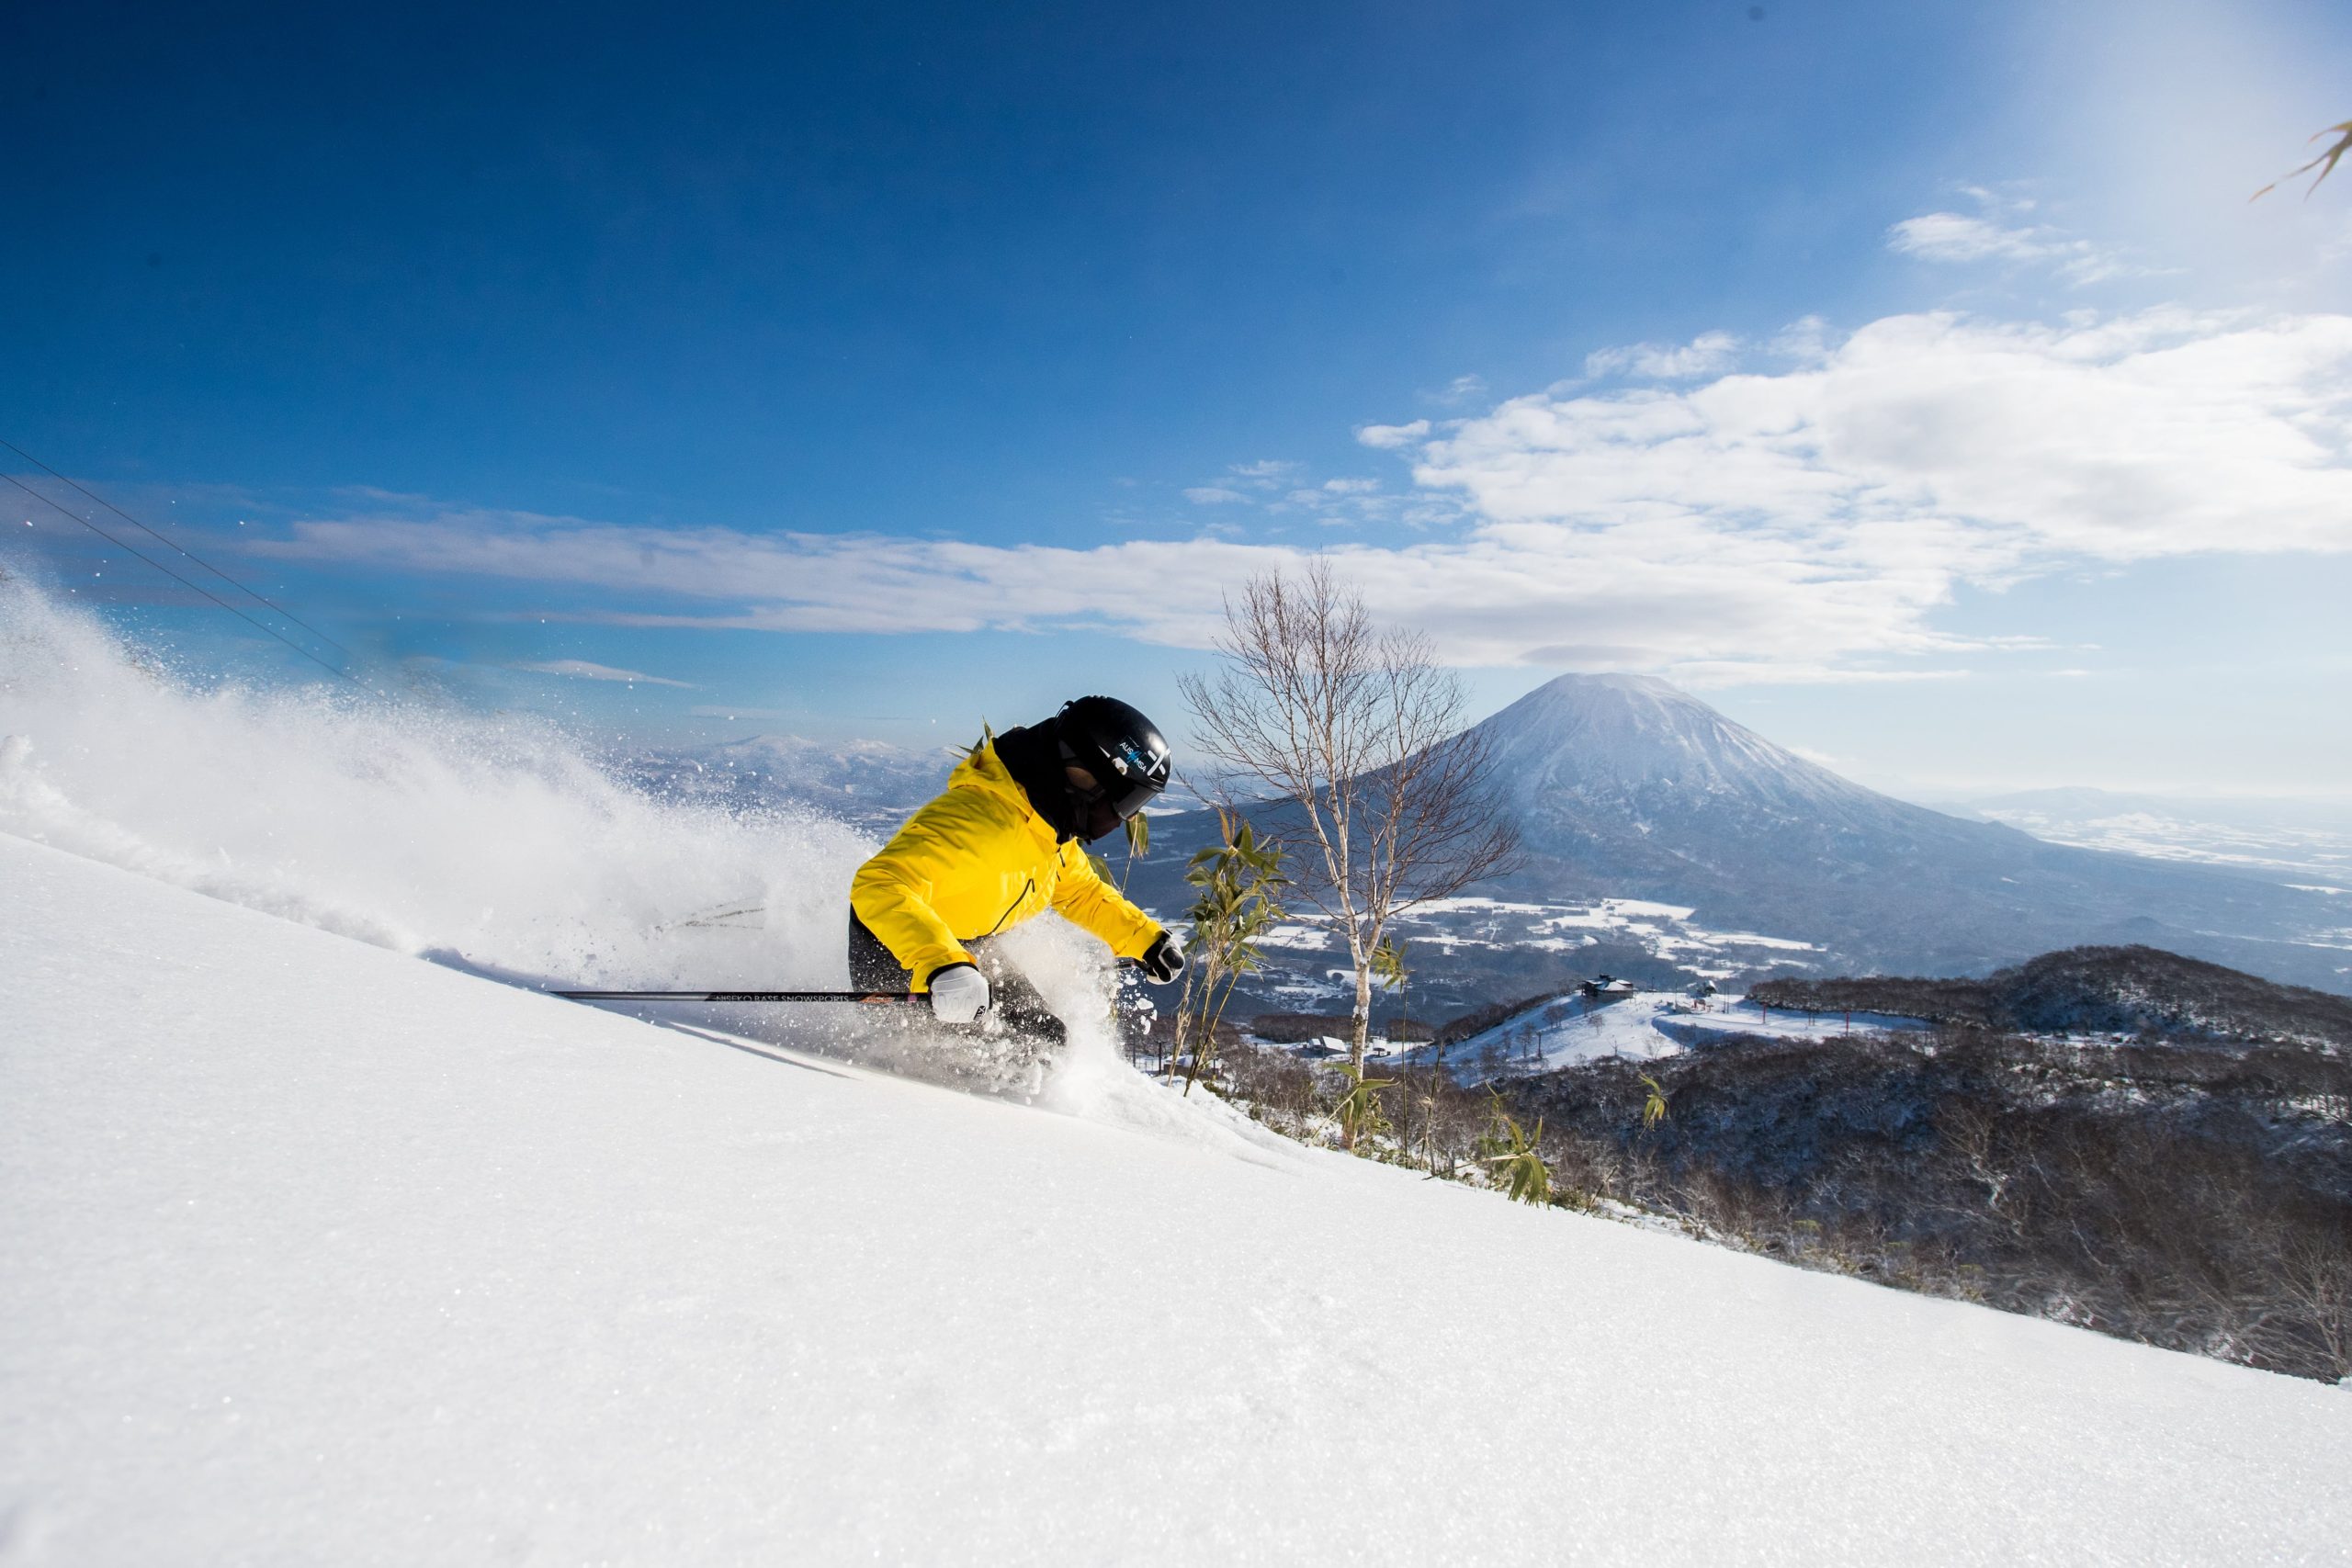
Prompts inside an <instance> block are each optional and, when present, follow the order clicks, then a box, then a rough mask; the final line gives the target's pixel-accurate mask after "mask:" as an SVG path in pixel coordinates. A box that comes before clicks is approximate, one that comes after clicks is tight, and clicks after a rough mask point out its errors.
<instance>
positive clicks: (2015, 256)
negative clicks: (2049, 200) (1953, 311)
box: [1886, 186, 2154, 286]
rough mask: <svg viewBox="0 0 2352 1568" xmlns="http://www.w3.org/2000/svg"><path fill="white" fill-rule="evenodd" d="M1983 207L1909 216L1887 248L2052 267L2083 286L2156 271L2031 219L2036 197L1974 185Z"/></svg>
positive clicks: (1892, 231) (1960, 260)
mask: <svg viewBox="0 0 2352 1568" xmlns="http://www.w3.org/2000/svg"><path fill="white" fill-rule="evenodd" d="M1967 194H1968V195H1970V196H1972V197H1975V198H1976V200H1977V204H1978V206H1979V208H1980V209H1981V211H1980V213H1979V214H1978V215H1976V216H1973V217H1972V216H1970V215H1969V214H1967V213H1963V212H1927V213H1922V214H1920V215H1919V216H1918V217H1917V218H1905V220H1903V221H1901V222H1900V223H1897V224H1894V226H1893V227H1891V228H1889V229H1888V230H1887V231H1886V243H1887V248H1888V249H1890V250H1893V251H1894V252H1896V253H1898V254H1903V255H1908V256H1917V257H1918V258H1919V259H1920V260H1922V261H1930V262H1943V263H1949V264H1953V265H1967V264H1970V263H1981V262H1998V263H2004V264H2007V265H2023V264H2031V265H2046V266H2048V267H2049V268H2050V269H2051V270H2052V271H2053V272H2055V273H2057V275H2058V276H2061V277H2063V278H2064V279H2065V280H2066V281H2068V282H2069V283H2073V284H2075V285H2077V286H2080V285H2084V284H2092V283H2102V282H2105V281H2107V280H2108V279H2109V278H2114V277H2133V276H2148V275H2149V274H2150V273H2152V272H2153V271H2154V269H2153V268H2150V267H2147V266H2144V265H2140V264H2138V263H2135V262H2133V261H2131V259H2130V258H2129V257H2127V256H2126V255H2125V254H2123V253H2122V252H2120V251H2119V250H2116V249H2114V248H2112V247H2109V246H2105V245H2098V244H2095V243H2092V242H2091V241H2089V240H2086V239H2083V238H2081V237H2079V236H2076V235H2073V234H2069V233H2067V232H2066V231H2064V230H2062V229H2056V228H2052V227H2051V226H2050V225H2048V224H2045V223H2036V222H2030V221H2025V218H2026V216H2027V215H2028V214H2030V212H2031V211H2032V209H2033V204H2032V203H2031V202H2030V201H2027V200H2022V199H2019V198H2017V197H2004V196H2002V195H2000V194H1999V193H1996V192H1995V191H1991V190H1987V189H1985V188H1983V187H1981V186H1971V187H1968V191H1967Z"/></svg>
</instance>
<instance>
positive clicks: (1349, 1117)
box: [1331, 1063, 1397, 1148]
mask: <svg viewBox="0 0 2352 1568" xmlns="http://www.w3.org/2000/svg"><path fill="white" fill-rule="evenodd" d="M1340 1074H1341V1075H1342V1076H1343V1077H1346V1078H1347V1080H1348V1092H1347V1093H1345V1094H1343V1095H1341V1096H1340V1103H1339V1105H1338V1106H1337V1107H1335V1108H1334V1109H1333V1111H1332V1112H1331V1114H1332V1115H1333V1116H1334V1117H1335V1118H1337V1119H1338V1121H1339V1123H1340V1135H1341V1136H1342V1138H1343V1139H1344V1140H1345V1142H1344V1143H1343V1144H1342V1145H1341V1146H1342V1147H1345V1148H1353V1147H1355V1145H1356V1144H1357V1142H1358V1141H1359V1140H1361V1139H1364V1138H1370V1137H1376V1136H1377V1135H1379V1134H1382V1133H1385V1132H1386V1131H1388V1112H1387V1111H1386V1109H1385V1107H1384V1106H1383V1105H1382V1104H1381V1100H1380V1091H1381V1090H1382V1089H1387V1088H1390V1087H1391V1086H1393V1085H1394V1084H1395V1083H1396V1082H1397V1080H1396V1079H1395V1078H1375V1077H1366V1076H1365V1074H1364V1072H1363V1068H1361V1067H1358V1066H1354V1065H1352V1064H1351V1063H1341V1064H1340Z"/></svg>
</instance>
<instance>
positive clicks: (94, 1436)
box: [0, 834, 2352, 1565]
mask: <svg viewBox="0 0 2352 1568" xmlns="http://www.w3.org/2000/svg"><path fill="white" fill-rule="evenodd" d="M0 889H5V890H6V897H5V898H0V973H5V974H6V976H7V984H6V987H5V989H0V1105H5V1106H6V1115H5V1117H4V1118H0V1256H5V1257H6V1258H7V1259H8V1260H9V1265H10V1266H9V1267H8V1268H6V1269H0V1562H7V1563H11V1564H15V1563H73V1564H77V1565H105V1564H141V1565H147V1564H156V1563H183V1562H185V1563H198V1562H201V1563H213V1562H266V1563H281V1562H334V1563H338V1564H342V1563H371V1562H384V1563H403V1564H410V1563H419V1562H435V1563H469V1562H550V1563H552V1562H567V1563H568V1562H621V1563H660V1564H692V1563H734V1562H778V1561H786V1562H838V1561H844V1560H848V1559H851V1558H858V1559H879V1560H883V1561H953V1562H1001V1561H1015V1562H1017V1561H1053V1562H1269V1561H1277V1560H1297V1559H1305V1560H1310V1561H1364V1562H1442V1561H1465V1560H1477V1561H1481V1562H1643V1563H1654V1562H1792V1563H1793V1562H1823V1561H1846V1562H1863V1561H1867V1562H1906V1561H1907V1562H1987V1563H1993V1562H2000V1563H2007V1562H2021V1561H2029V1560H2031V1561H2044V1562H2117V1563H2124V1562H2132V1563H2141V1562H2214V1561H2222V1560H2228V1561H2233V1562H2315V1561H2322V1560H2341V1558H2342V1555H2343V1553H2344V1551H2345V1549H2346V1539H2347V1526H2352V1503H2348V1502H2347V1498H2346V1491H2345V1488H2344V1484H2343V1455H2344V1454H2345V1453H2346V1451H2352V1397H2347V1396H2346V1393H2343V1392H2341V1391H2337V1390H2331V1389H2325V1388H2322V1387H2319V1386H2317V1385H2314V1384H2311V1383H2306V1382H2295V1381H2291V1380H2289V1379H2285V1378H2280V1377H2275V1376H2268V1375H2265V1374H2262V1373H2257V1372H2252V1371H2244V1370H2241V1369H2238V1368H2233V1367H2229V1366H2225V1365H2222V1364H2220V1363H2217V1362H2211V1361H2205V1360H2200V1359H2194V1358H2189V1357H2184V1356H2177V1355H2169V1354H2165V1353H2163V1352H2159V1351H2154V1350H2149V1349H2144V1348H2137V1347H2133V1346H2129V1345H2124V1344H2120V1343H2117V1342H2115V1341H2111V1340H2108V1339H2103V1338H2099V1337H2094V1336H2091V1335H2088V1334H2084V1333H2079V1332H2076V1331H2073V1330H2068V1329H2065V1328H2062V1327H2058V1326H2055V1325H2050V1324H2046V1323H2041V1322H2034V1321H2029V1320H2025V1319H2021V1318H2015V1317H2007V1316H2003V1315H2001V1314H1995V1313H1991V1312H1987V1311H1983V1310H1979V1309H1974V1308H1971V1307H1966V1306H1962V1305H1957V1304H1953V1303H1943V1302H1937V1301H1930V1300H1927V1299H1923V1298H1919V1297H1914V1296H1907V1295H1903V1294H1899V1293H1895V1292H1887V1291H1882V1290H1878V1289H1874V1288H1872V1287H1870V1286H1866V1285H1862V1284H1860V1283H1857V1282H1854V1281H1850V1280H1839V1279H1835V1278H1830V1277H1826V1276H1822V1275H1816V1274H1806V1273H1800V1272H1797V1271H1794V1270H1792V1269H1784V1268H1781V1267H1779V1266H1776V1265H1773V1264H1770V1263H1767V1262H1764V1261H1762V1260H1760V1259H1756V1258H1745V1257H1740V1256H1736V1255H1733V1254H1729V1253H1724V1252H1720V1251H1715V1250H1713V1249H1709V1248H1706V1247H1700V1246H1697V1245H1694V1244H1691V1243H1687V1242H1683V1241H1679V1240H1677V1239H1674V1238H1670V1237H1667V1236H1661V1235H1651V1234H1648V1233H1646V1232H1644V1231H1639V1230H1634V1229H1632V1228H1628V1227H1623V1226H1619V1225H1614V1224H1609V1223H1606V1222H1604V1221H1599V1220H1589V1219H1583V1218H1578V1217H1574V1216H1570V1215H1567V1214H1565V1213H1558V1212H1552V1211H1535V1210H1529V1209H1524V1208H1520V1207H1516V1206H1513V1205H1510V1204H1508V1203H1505V1202H1503V1201H1500V1200H1499V1199H1498V1198H1495V1197H1492V1196H1490V1195H1486V1194H1481V1193H1477V1192H1473V1191H1469V1190H1464V1189H1460V1188H1455V1187H1452V1186H1447V1185H1444V1184H1439V1183H1429V1182H1423V1181H1419V1180H1416V1179H1412V1178H1411V1177H1410V1176H1409V1175H1408V1174H1406V1173H1402V1172H1399V1171H1397V1170H1393V1169H1390V1168H1383V1167H1376V1166H1372V1165H1368V1164H1363V1163H1359V1162H1352V1161H1350V1160H1347V1159H1345V1158H1343V1157H1340V1156H1333V1155H1317V1154H1310V1153H1307V1152H1306V1151H1303V1150H1297V1149H1292V1148H1288V1147H1286V1146H1285V1147H1282V1148H1280V1149H1277V1148H1275V1147H1272V1146H1270V1145H1266V1144H1264V1143H1262V1142H1258V1141H1252V1140H1251V1139H1250V1138H1248V1137H1246V1136H1245V1135H1243V1134H1242V1133H1241V1132H1240V1131H1238V1130H1237V1129H1235V1128H1234V1127H1232V1126H1231V1125H1230V1124H1229V1123H1227V1122H1224V1121H1222V1120H1220V1119H1219V1118H1217V1117H1216V1116H1215V1115H1213V1114H1211V1113H1210V1112H1209V1111H1206V1110H1205V1109H1204V1108H1202V1107H1200V1106H1199V1105H1197V1104H1196V1103H1195V1104H1187V1103H1185V1102H1181V1101H1170V1100H1167V1099H1166V1098H1165V1097H1164V1096H1162V1094H1161V1091H1159V1090H1158V1089H1153V1088H1151V1087H1150V1086H1148V1085H1143V1084H1141V1083H1140V1082H1139V1081H1138V1080H1132V1079H1127V1080H1122V1079H1121V1078H1120V1077H1118V1076H1117V1073H1118V1069H1116V1068H1115V1067H1114V1066H1112V1065H1110V1064H1106V1063H1103V1062H1100V1061H1096V1062H1093V1063H1091V1064H1088V1063H1081V1064H1080V1073H1079V1075H1078V1076H1079V1079H1080V1082H1079V1084H1078V1086H1076V1087H1075V1088H1073V1089H1071V1090H1070V1091H1069V1093H1067V1094H1066V1095H1065V1098H1064V1101H1063V1103H1064V1104H1065V1105H1066V1106H1067V1107H1068V1108H1069V1110H1071V1111H1078V1112H1082V1114H1054V1113H1051V1112H1048V1111H1042V1110H1030V1109H1024V1108H1019V1107H1014V1106H1011V1105H1008V1104H1004V1103H1001V1102H997V1101H990V1100H974V1099H970V1098H967V1097H963V1096H959V1095H956V1094H954V1093H950V1092H947V1091H944V1090H941V1089H932V1088H927V1087H924V1086H922V1085H919V1084H912V1083H908V1082H903V1081H898V1080H894V1079H888V1078H883V1077H876V1076H873V1075H870V1074H867V1073H864V1072H861V1071H859V1070H856V1069H854V1068H851V1067H845V1066H841V1065H840V1064H838V1063H835V1062H831V1061H828V1060H826V1059H824V1058H822V1057H820V1056H815V1055H805V1054H802V1053H799V1052H795V1051H785V1050H765V1049H763V1048H760V1047H757V1046H754V1045H752V1044H750V1043H744V1042H740V1041H733V1042H731V1041H729V1039H727V1038H726V1037H724V1036H719V1035H716V1034H710V1033H695V1032H685V1031H679V1030H671V1029H663V1028H658V1027H654V1026H652V1025H650V1024H647V1023H643V1022H639V1021H634V1020H631V1019H628V1018H623V1017H619V1016H615V1015H611V1014H605V1013H599V1012H595V1011H593V1010H587V1009H583V1008H579V1007H573V1006H569V1005H566V1004H564V1003H560V1002H558V1001H554V1000H550V999H548V998H540V997H537V996H533V995H530V994H528V993H527V992H525V991H523V990H520V989H516V988H513V987H504V986H501V985H497V984H493V983H492V982H490V981H487V980H484V979H481V978H477V977H475V976H469V975H466V974H463V973H459V972H457V971H454V970H451V969H448V968H445V967H438V966H435V965H433V964H423V963H418V962H415V961H413V959H411V958H408V957H406V956H403V955H402V954H401V953H397V952H393V951H388V950H387V949H385V948H383V947H379V946H370V945H367V944H365V943H362V942H352V941H347V940H345V939H343V938H340V937H337V936H334V935H332V934H329V933H326V932H323V931H317V930H314V929H310V928H308V927H305V926H301V925H298V924H294V923H291V922H288V921H285V920H281V919H276V918H273V917H272V916H270V915H267V914H265V913H262V912H259V911H256V910H254V909H250V908H240V907H237V906H234V905H232V904H229V903H225V902H220V901H218V900H215V899H211V898H208V897H202V896H199V895H198V894H197V893H194V892H191V891H188V890H187V889H184V888H179V887H174V886H167V885H165V884H164V883H162V882H158V881H154V880H150V879H146V878H142V877H141V876H138V875H135V874H130V873H129V872H126V871H123V870H120V869H118V868H115V867H110V866H105V865H101V864H97V863H93V862H91V861H88V860H85V859H81V858H77V857H75V856H74V855H70V854H67V853H65V852H62V851H60V850H57V849H53V848H48V847H44V846H40V845H36V844H33V843H30V842H28V841H26V840H22V839H20V838H15V837H10V836H7V835H5V834H0ZM1090 1074H1091V1075H1093V1076H1092V1077H1091V1087H1090V1078H1089V1075H1090ZM1359 1325H1361V1326H1359Z"/></svg>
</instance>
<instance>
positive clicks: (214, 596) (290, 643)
mask: <svg viewBox="0 0 2352 1568" xmlns="http://www.w3.org/2000/svg"><path fill="white" fill-rule="evenodd" d="M6 445H7V444H6V442H0V446H6ZM8 449H9V450H10V451H12V452H13V451H15V450H16V448H15V447H13V446H10V447H9V448H8ZM0 479H6V480H7V481H8V482H9V483H10V484H12V485H15V486H16V487H17V489H18V490H20V491H24V492H25V493H26V494H27V495H29V496H31V497H32V498H33V499H34V500H35V501H38V502H40V503H41V504H42V505H44V506H48V507H51V508H54V509H55V510H56V511H58V512H61V513H63V514H64V515H66V516H68V517H71V518H73V519H74V522H76V523H79V524H80V525H82V526H83V527H85V528H87V529H88V530H89V531H90V532H91V533H93V534H96V536H98V537H99V538H101V539H104V540H105V541H106V542H107V544H109V545H112V546H113V547H115V548H116V549H119V550H120V551H122V552H123V553H124V554H125V555H128V556H133V557H136V558H138V559H140V560H142V561H145V562H146V563H147V564H148V565H149V566H152V567H153V568H154V569H155V570H157V571H160V572H162V573H163V574H164V576H165V577H168V578H170V579H171V580H172V581H175V582H176V583H178V584H179V585H180V586H181V587H183V588H186V589H188V590H189V591H191V592H197V593H201V594H203V595H204V597H206V598H207V599H209V600H211V601H212V602H213V603H214V604H218V605H220V607H221V608H222V609H224V610H226V611H228V612H229V614H231V615H234V616H236V617H237V619H239V620H241V621H243V622H244V623H245V624H246V625H247V626H252V627H254V629H255V630H257V631H262V632H266V633H268V634H269V635H270V636H271V637H276V638H277V640H278V641H280V642H282V643H284V644H285V645H286V646H287V647H288V648H290V649H293V650H294V651H295V652H297V653H299V654H300V655H301V656H302V657H303V658H305V659H307V660H310V661H311V663H313V664H315V665H317V666H318V667H319V668H320V669H322V670H323V671H326V672H327V673H328V674H330V675H333V676H334V677H335V678H336V679H337V680H341V681H349V682H351V683H352V684H353V685H355V686H359V685H360V682H359V680H358V678H357V677H356V676H355V675H353V674H352V673H351V672H350V671H347V670H340V669H337V668H336V667H335V666H334V665H332V664H330V663H328V662H327V661H326V660H323V659H322V658H320V657H319V656H318V655H317V654H315V653H313V652H311V650H310V649H307V648H304V647H303V646H302V645H301V644H300V643H299V642H296V641H295V640H294V639H293V638H292V637H288V636H287V635H286V634H285V633H284V632H281V631H279V630H278V629H277V627H276V626H270V625H268V624H267V623H266V622H263V621H257V620H255V619H254V617H253V616H251V615H247V614H245V613H244V611H243V610H241V609H239V608H237V606H236V605H234V604H230V603H229V601H227V600H226V599H223V598H221V597H220V595H219V594H218V593H215V592H212V591H211V590H210V589H209V588H206V587H205V586H204V585H203V584H201V583H197V582H190V581H188V580H187V578H185V577H182V576H181V575H180V574H179V573H178V572H176V571H174V570H172V569H171V568H170V567H167V566H165V565H164V563H163V562H162V561H159V560H157V559H156V558H154V557H153V556H150V555H146V554H143V553H141V551H139V550H138V549H136V548H134V547H131V546H130V545H126V544H124V543H123V542H122V541H121V540H120V539H118V538H116V537H115V536H113V535H112V534H109V533H107V531H106V530H105V529H104V528H101V527H99V526H98V525H96V523H93V522H91V521H90V520H89V519H88V518H86V517H85V516H83V515H82V514H81V513H78V512H75V511H74V509H73V508H71V507H69V506H67V505H66V504H65V503H64V502H60V501H54V500H52V499H51V498H50V497H48V496H46V495H43V494H42V493H41V492H40V491H37V490H35V489H33V487H32V486H30V485H28V484H27V483H25V481H24V480H22V479H18V478H17V476H16V475H14V474H0ZM67 482H68V483H71V482H72V481H71V480H68V481H67ZM75 488H76V489H79V488H80V487H79V486H76V487H75ZM157 537H158V538H161V537H162V536H161V535H157ZM166 542H168V541H166ZM175 548H177V547H176V546H175ZM180 553H181V554H182V555H187V551H185V550H182V551H180ZM188 558H189V559H190V560H194V559H195V557H194V556H188ZM247 592H251V591H250V590H248V591H247ZM254 597H255V598H260V595H259V594H255V595H254ZM264 603H267V601H264ZM273 607H274V606H273ZM279 613H280V614H281V615H283V614H284V612H283V611H280V612H279ZM286 618H287V619H288V620H293V618H294V617H293V616H291V615H288V616H287V617H286ZM296 624H297V625H298V626H299V625H300V622H296ZM346 651H347V650H346ZM361 689H362V690H365V689H366V688H365V687H364V686H362V687H361Z"/></svg>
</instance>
